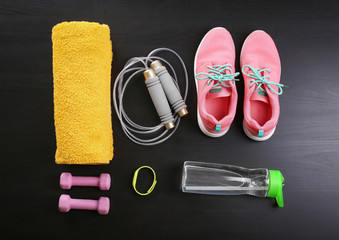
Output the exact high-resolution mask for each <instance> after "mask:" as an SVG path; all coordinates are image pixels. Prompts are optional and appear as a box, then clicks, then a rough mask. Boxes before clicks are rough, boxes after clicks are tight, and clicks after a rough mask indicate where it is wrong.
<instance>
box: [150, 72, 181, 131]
mask: <svg viewBox="0 0 339 240" xmlns="http://www.w3.org/2000/svg"><path fill="white" fill-rule="evenodd" d="M144 77H145V84H146V86H147V89H148V92H149V95H150V96H151V98H152V101H153V104H154V106H155V109H156V110H157V113H158V115H159V117H160V120H161V122H162V124H163V125H164V126H165V127H166V129H167V130H169V129H171V128H174V126H175V124H174V118H173V114H172V111H171V109H170V106H169V104H168V101H167V99H166V95H165V93H164V90H163V87H162V86H161V83H160V81H159V78H158V76H157V75H156V74H155V72H154V70H153V69H148V70H146V71H144Z"/></svg>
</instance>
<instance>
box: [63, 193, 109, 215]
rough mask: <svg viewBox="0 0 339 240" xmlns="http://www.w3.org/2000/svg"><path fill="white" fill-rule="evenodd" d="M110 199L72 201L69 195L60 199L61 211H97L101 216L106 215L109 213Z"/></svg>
mask: <svg viewBox="0 0 339 240" xmlns="http://www.w3.org/2000/svg"><path fill="white" fill-rule="evenodd" d="M109 205H110V204H109V198H108V197H100V198H99V200H90V199H72V198H71V197H70V196H69V195H67V194H62V195H61V196H60V198H59V211H60V212H68V211H69V210H71V209H84V210H97V211H98V213H99V214H101V215H106V214H107V213H108V212H109Z"/></svg>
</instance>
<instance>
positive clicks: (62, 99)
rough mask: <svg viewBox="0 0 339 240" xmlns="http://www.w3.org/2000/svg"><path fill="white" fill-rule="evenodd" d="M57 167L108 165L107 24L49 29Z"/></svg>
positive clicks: (110, 142)
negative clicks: (63, 165)
mask: <svg viewBox="0 0 339 240" xmlns="http://www.w3.org/2000/svg"><path fill="white" fill-rule="evenodd" d="M52 42H53V77H54V119H55V132H56V140H57V150H56V154H55V162H56V163H58V164H108V163H109V162H110V160H111V159H112V158H113V133H112V123H111V63H112V56H113V53H112V44H111V40H110V30H109V27H108V26H107V25H104V24H103V25H101V24H99V23H89V22H63V23H60V24H57V25H56V26H54V27H53V30H52Z"/></svg>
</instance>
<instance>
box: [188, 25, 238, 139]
mask: <svg viewBox="0 0 339 240" xmlns="http://www.w3.org/2000/svg"><path fill="white" fill-rule="evenodd" d="M234 62H235V47H234V42H233V39H232V36H231V34H230V33H229V32H228V31H227V30H226V29H225V28H222V27H216V28H213V29H211V30H210V31H209V32H208V33H207V34H206V35H205V36H204V38H203V39H202V41H201V43H200V45H199V47H198V50H197V52H196V55H195V60H194V76H195V83H196V88H197V115H198V116H197V117H198V124H199V127H200V129H201V131H202V132H203V133H204V134H206V135H207V136H209V137H221V136H223V135H224V134H225V133H227V131H228V130H229V128H230V125H231V124H232V122H233V119H234V116H235V112H236V107H237V100H238V93H237V89H236V86H235V81H238V79H235V77H237V76H238V75H239V73H236V72H235V69H234Z"/></svg>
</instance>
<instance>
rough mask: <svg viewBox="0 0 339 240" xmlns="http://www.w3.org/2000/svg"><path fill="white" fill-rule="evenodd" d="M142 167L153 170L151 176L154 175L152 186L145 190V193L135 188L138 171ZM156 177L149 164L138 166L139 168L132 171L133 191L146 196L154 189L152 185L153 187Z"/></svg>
mask: <svg viewBox="0 0 339 240" xmlns="http://www.w3.org/2000/svg"><path fill="white" fill-rule="evenodd" d="M143 168H148V169H150V170H151V171H152V172H153V176H154V179H153V183H152V186H151V187H150V188H149V189H148V190H147V192H146V193H140V192H139V191H138V190H137V188H136V184H137V178H138V173H139V171H140V170H141V169H143ZM156 178H157V177H156V175H155V172H154V170H153V168H151V167H149V166H142V167H139V168H138V169H137V170H136V171H135V172H134V176H133V182H132V186H133V188H134V191H135V192H136V193H137V194H139V195H141V196H146V195H148V194H150V193H151V192H152V191H153V189H154V187H155V184H157V179H156Z"/></svg>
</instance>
